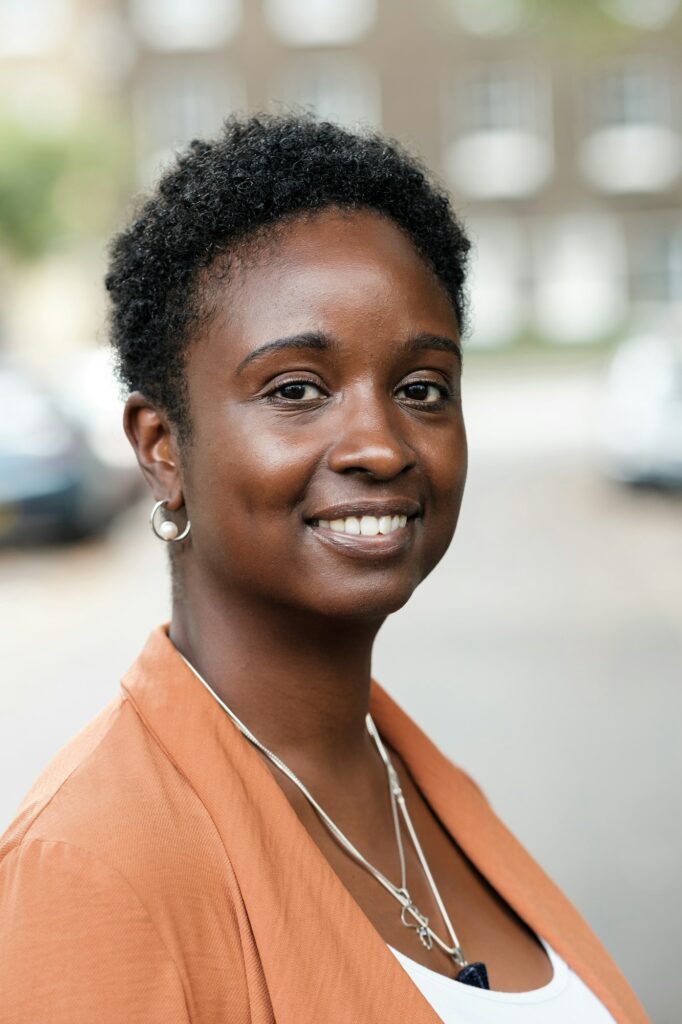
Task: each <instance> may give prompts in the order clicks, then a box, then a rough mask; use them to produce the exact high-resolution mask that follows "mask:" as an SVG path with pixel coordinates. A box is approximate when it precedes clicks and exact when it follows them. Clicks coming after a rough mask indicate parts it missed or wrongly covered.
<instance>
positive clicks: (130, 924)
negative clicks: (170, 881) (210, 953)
mask: <svg viewBox="0 0 682 1024" xmlns="http://www.w3.org/2000/svg"><path fill="white" fill-rule="evenodd" d="M0 948H1V949H2V955H1V956H0V989H2V992H3V1005H4V1007H5V1009H6V1010H7V1011H8V1012H9V1013H10V1019H11V1020H12V1021H13V1022H16V1024H24V1022H26V1024H28V1022H29V1021H35V1020H50V1021H53V1022H55V1024H61V1022H64V1024H66V1022H67V1021H73V1020H85V1019H88V1020H90V1019H92V1020H95V1019H97V1020H100V1021H103V1022H108V1021H111V1022H112V1024H113V1021H115V1020H130V1021H134V1020H135V1021H137V1020H139V1021H143V1020H144V1021H149V1022H159V1024H161V1022H162V1021H164V1022H178V1024H180V1022H182V1024H185V1022H187V1021H189V1019H190V1018H189V1014H188V1012H187V1006H186V999H185V994H184V988H183V983H182V979H181V975H180V971H179V968H178V966H177V964H176V962H175V961H174V959H173V957H172V955H171V953H170V952H169V950H168V949H167V948H166V946H165V944H164V942H163V939H162V937H161V936H160V934H159V932H158V930H157V928H156V927H155V925H154V923H153V921H152V920H151V918H150V916H149V914H148V913H147V911H146V909H145V907H144V904H143V902H142V901H141V899H140V898H139V896H138V895H137V894H136V893H135V891H134V890H133V889H132V887H131V886H130V884H129V883H128V882H127V881H126V879H125V878H124V877H123V876H122V875H121V874H120V873H119V872H117V871H116V870H114V869H113V868H111V866H109V865H107V864H106V863H104V862H103V861H101V860H99V859H98V858H97V857H95V856H94V855H93V854H92V853H90V852H88V851H86V850H82V849H79V848H78V847H76V846H74V845H72V844H69V843H66V842H63V841H56V840H47V839H32V840H25V841H24V842H22V843H21V844H19V845H18V846H16V847H15V848H14V849H13V850H12V851H11V852H9V853H8V854H7V855H6V856H5V858H4V859H3V861H2V864H0Z"/></svg>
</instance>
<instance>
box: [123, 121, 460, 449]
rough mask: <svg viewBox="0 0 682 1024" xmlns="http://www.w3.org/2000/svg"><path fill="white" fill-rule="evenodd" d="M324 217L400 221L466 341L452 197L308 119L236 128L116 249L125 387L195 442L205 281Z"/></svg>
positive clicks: (202, 146)
mask: <svg viewBox="0 0 682 1024" xmlns="http://www.w3.org/2000/svg"><path fill="white" fill-rule="evenodd" d="M327 207H337V208H340V209H343V210H355V209H369V210H374V211H376V212H377V213H379V214H381V215H383V216H385V217H388V218H390V219H391V220H393V221H394V222H395V223H396V224H397V225H398V226H399V227H400V228H402V230H403V231H404V232H405V233H406V234H407V236H408V237H409V238H410V239H411V241H412V242H413V244H414V246H415V247H416V249H417V251H418V252H419V253H420V254H421V256H422V257H423V258H424V260H425V261H426V263H427V264H428V265H429V266H430V267H431V269H432V270H433V272H434V273H435V274H436V276H437V278H438V279H439V280H440V282H441V283H442V285H443V287H444V289H445V291H446V293H447V295H448V297H449V299H450V301H451V303H452V306H453V308H454V311H455V314H456V316H457V321H458V323H459V325H460V329H461V330H462V332H463V331H464V329H465V319H466V315H465V310H466V298H465V277H466V269H467V258H468V252H469V247H470V243H469V240H468V238H467V236H466V234H465V231H464V229H463V227H462V225H461V224H460V222H459V221H458V219H457V218H456V216H455V214H454V212H453V210H452V207H451V205H450V201H449V199H448V196H447V194H446V192H445V191H444V189H442V188H441V187H440V186H439V185H437V184H436V183H435V182H434V181H433V179H432V178H431V177H430V175H429V173H428V171H427V170H426V169H425V168H424V167H423V166H422V164H421V163H420V162H419V161H418V160H416V159H415V158H414V157H412V156H411V155H410V154H408V153H407V152H406V151H405V150H404V149H403V148H402V147H401V146H400V145H399V144H398V143H397V142H395V141H393V140H391V139H387V138H385V137H383V136H381V135H379V134H377V133H374V132H362V133H360V132H351V131H349V130H347V129H344V128H342V127H340V126H339V125H336V124H331V123H329V122H326V121H318V120H316V119H315V118H314V117H312V116H311V115H308V114H299V113H288V114H284V115H278V116H274V115H266V114H260V115H255V116H251V117H242V118H240V117H231V118H229V119H228V120H227V121H225V123H224V125H223V128H222V131H221V133H220V134H219V135H218V136H217V137H216V138H215V139H213V140H208V141H206V140H196V141H194V142H192V143H191V144H190V145H189V147H188V148H187V149H186V150H185V151H184V152H183V153H181V154H180V155H179V156H178V157H177V159H176V161H175V163H174V165H173V166H172V167H171V168H170V169H169V170H168V171H166V173H165V174H164V175H163V176H162V177H161V179H160V181H159V182H158V184H157V186H156V189H155V190H154V192H153V193H152V195H151V196H150V197H149V198H148V199H147V200H146V201H145V202H144V205H142V207H141V208H140V210H139V212H138V214H137V216H136V217H135V219H134V220H133V221H132V223H131V224H130V225H129V226H128V227H127V228H125V230H123V231H121V232H120V234H118V235H117V236H115V237H114V239H113V241H112V243H111V247H110V264H109V270H108V273H107V275H106V278H105V284H106V288H107V290H108V292H109V295H110V298H111V302H112V309H111V316H110V340H111V343H112V345H113V347H114V349H115V352H116V363H117V371H118V375H119V379H120V381H121V383H122V384H123V385H124V387H125V388H127V389H129V390H131V391H133V390H139V391H141V392H142V393H143V394H144V395H145V396H146V397H147V398H148V399H149V400H150V401H151V402H153V403H154V404H157V405H158V406H160V407H161V408H162V409H163V410H164V411H165V412H166V414H167V415H168V417H169V419H170V421H171V422H172V423H173V425H174V426H175V428H176V431H177V433H178V437H179V440H180V442H181V443H184V442H189V441H190V440H191V423H190V418H189V408H188V399H187V387H186V382H185V378H184V363H185V354H186V350H187V346H188V344H189V343H190V342H191V341H192V340H193V339H194V337H196V335H197V332H198V328H200V327H201V326H202V324H203V323H205V322H206V319H207V318H208V317H210V310H209V309H207V308H206V306H207V303H206V301H205V296H204V294H203V293H204V292H205V291H206V289H205V287H202V273H203V272H205V271H208V272H209V274H210V271H211V268H212V267H213V266H214V265H216V264H220V265H221V266H222V267H223V268H224V267H225V265H226V264H227V265H228V266H229V259H230V256H231V255H233V254H235V253H236V252H237V251H238V250H239V247H240V246H241V247H242V248H243V245H244V243H245V242H247V241H248V240H249V239H250V238H254V237H257V236H258V235H262V234H263V233H264V232H265V233H266V234H267V232H268V229H270V228H272V229H275V228H276V227H277V225H278V224H281V223H282V222H284V221H286V220H287V219H290V218H291V217H292V216H296V215H306V214H309V215H313V214H314V213H315V212H317V211H320V210H322V209H324V208H327Z"/></svg>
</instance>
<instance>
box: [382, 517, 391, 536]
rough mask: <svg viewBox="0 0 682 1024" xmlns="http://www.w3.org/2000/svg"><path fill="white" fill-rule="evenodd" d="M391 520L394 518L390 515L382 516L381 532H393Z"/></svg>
mask: <svg viewBox="0 0 682 1024" xmlns="http://www.w3.org/2000/svg"><path fill="white" fill-rule="evenodd" d="M391 522H392V519H391V517H390V516H382V517H381V519H380V520H379V533H381V534H386V533H390V532H391Z"/></svg>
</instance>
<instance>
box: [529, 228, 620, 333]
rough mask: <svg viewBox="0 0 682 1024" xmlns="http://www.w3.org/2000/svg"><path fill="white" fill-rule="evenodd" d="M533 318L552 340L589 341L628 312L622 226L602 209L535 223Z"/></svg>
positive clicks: (613, 326) (609, 327) (613, 325)
mask: <svg viewBox="0 0 682 1024" xmlns="http://www.w3.org/2000/svg"><path fill="white" fill-rule="evenodd" d="M533 263H534V292H535V324H536V330H537V331H538V333H539V334H540V335H541V336H542V337H544V338H547V340H548V341H555V342H559V343H561V342H566V343H571V342H590V341H596V340H599V339H601V338H604V337H605V336H607V335H609V334H611V333H612V332H613V331H615V330H616V329H617V328H618V327H620V326H621V324H622V321H623V319H624V317H625V316H626V314H627V308H628V295H627V268H626V248H625V236H624V231H623V228H622V226H621V224H620V222H619V221H618V219H617V218H615V217H614V216H612V215H611V214H608V213H604V212H601V211H597V210H593V211H585V212H580V213H578V212H576V213H570V214H564V215H562V216H559V217H555V218H552V219H550V220H548V221H541V222H539V223H538V224H537V226H536V231H535V238H534V260H533Z"/></svg>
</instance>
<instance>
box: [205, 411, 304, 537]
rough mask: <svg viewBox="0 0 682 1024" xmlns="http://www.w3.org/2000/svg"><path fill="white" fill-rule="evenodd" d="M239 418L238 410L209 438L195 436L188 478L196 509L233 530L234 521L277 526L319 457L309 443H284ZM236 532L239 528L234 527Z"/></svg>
mask: <svg viewBox="0 0 682 1024" xmlns="http://www.w3.org/2000/svg"><path fill="white" fill-rule="evenodd" d="M254 420H255V418H252V417H249V416H248V415H244V412H243V409H238V410H237V411H236V413H235V415H234V416H230V415H226V416H225V417H223V418H222V419H221V420H220V421H219V422H215V423H214V425H213V429H212V430H211V431H210V437H208V436H207V434H208V433H209V432H208V431H206V432H205V433H204V436H203V437H201V438H200V437H197V445H196V451H197V453H201V454H200V455H198V456H197V459H196V460H195V462H194V464H193V467H192V475H191V483H192V488H193V490H194V493H195V494H196V495H200V498H201V500H200V504H202V505H205V506H207V507H210V508H211V510H212V514H213V516H214V517H217V518H219V519H221V520H222V521H224V522H225V524H226V525H227V524H228V523H229V526H230V528H231V529H232V528H235V524H234V520H235V518H238V519H239V520H240V523H241V522H244V523H248V521H249V520H251V519H253V518H254V517H256V518H259V517H260V519H261V522H260V524H259V526H260V528H261V529H265V528H266V527H267V526H268V523H267V522H266V521H265V520H266V519H269V520H270V525H271V526H272V527H276V526H277V521H278V518H279V517H282V516H284V517H286V516H287V515H288V514H289V513H290V512H291V511H292V510H293V509H294V508H295V507H296V506H297V503H298V502H299V501H300V499H301V497H302V495H303V494H304V493H305V490H306V487H307V484H308V482H309V479H310V476H311V474H312V473H313V471H314V467H315V465H316V462H317V459H318V457H319V452H318V450H317V447H318V443H317V442H316V441H315V439H314V438H311V437H306V436H302V434H301V432H299V433H297V435H296V437H295V438H294V437H293V436H292V437H291V438H287V436H286V434H283V433H282V431H281V429H280V430H278V431H277V433H275V432H274V431H272V430H269V429H268V428H267V426H264V425H263V421H262V418H259V419H258V422H255V421H254ZM245 517H246V518H245ZM237 528H240V526H239V524H238V525H237Z"/></svg>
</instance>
